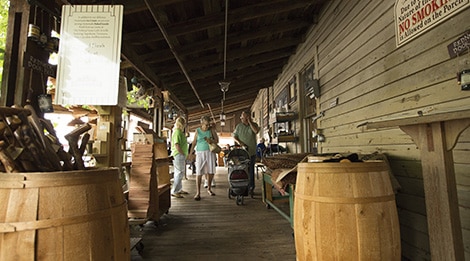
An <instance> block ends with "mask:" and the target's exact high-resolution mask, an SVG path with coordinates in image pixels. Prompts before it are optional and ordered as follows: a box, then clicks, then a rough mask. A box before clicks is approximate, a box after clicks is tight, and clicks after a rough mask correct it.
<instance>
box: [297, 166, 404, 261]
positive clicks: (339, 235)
mask: <svg viewBox="0 0 470 261" xmlns="http://www.w3.org/2000/svg"><path fill="white" fill-rule="evenodd" d="M388 171H389V168H388V165H387V164H386V163H385V162H348V163H337V162H335V163H299V164H298V169H297V181H296V185H295V200H294V214H293V215H294V235H295V249H296V254H297V260H308V261H311V260H348V261H350V260H361V261H364V260H400V259H401V246H400V228H399V222H398V214H397V208H396V204H395V195H394V193H393V190H392V186H391V182H390V178H389V174H388Z"/></svg>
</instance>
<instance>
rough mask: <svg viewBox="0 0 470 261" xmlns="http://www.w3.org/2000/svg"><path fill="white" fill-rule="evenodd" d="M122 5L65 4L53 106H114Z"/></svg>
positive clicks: (117, 91) (117, 95) (117, 79)
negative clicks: (55, 104)
mask: <svg viewBox="0 0 470 261" xmlns="http://www.w3.org/2000/svg"><path fill="white" fill-rule="evenodd" d="M122 17H123V6H122V5H64V6H63V7H62V23H61V31H60V35H61V36H60V46H59V64H58V69H57V71H58V72H57V86H56V88H57V89H56V96H55V103H57V104H62V105H67V104H71V105H83V104H86V105H117V104H118V102H119V100H120V99H119V96H120V95H125V92H124V94H122V90H121V92H120V91H119V68H120V67H119V66H120V57H121V37H122Z"/></svg>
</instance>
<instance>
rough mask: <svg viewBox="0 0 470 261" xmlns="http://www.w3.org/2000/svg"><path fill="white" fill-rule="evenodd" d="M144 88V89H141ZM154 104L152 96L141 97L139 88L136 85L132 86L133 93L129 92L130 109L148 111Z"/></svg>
mask: <svg viewBox="0 0 470 261" xmlns="http://www.w3.org/2000/svg"><path fill="white" fill-rule="evenodd" d="M141 88H143V87H141ZM151 103H152V101H151V98H150V96H148V95H146V94H145V95H143V96H142V95H140V94H139V88H137V87H136V86H135V85H132V91H130V92H127V106H128V107H139V108H145V109H146V110H148V109H149V108H150V104H151Z"/></svg>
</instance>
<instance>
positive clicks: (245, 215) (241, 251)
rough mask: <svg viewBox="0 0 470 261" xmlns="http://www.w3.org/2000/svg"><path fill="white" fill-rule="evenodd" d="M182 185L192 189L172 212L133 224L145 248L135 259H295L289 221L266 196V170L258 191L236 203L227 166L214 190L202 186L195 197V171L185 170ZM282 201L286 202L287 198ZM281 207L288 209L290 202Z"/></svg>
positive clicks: (175, 201)
mask: <svg viewBox="0 0 470 261" xmlns="http://www.w3.org/2000/svg"><path fill="white" fill-rule="evenodd" d="M187 173H188V174H187V178H188V179H187V180H183V189H184V190H186V191H188V192H189V193H190V194H189V195H185V198H172V199H171V207H170V210H169V213H168V214H165V215H163V216H162V217H161V218H160V220H159V221H158V222H157V223H153V222H147V224H145V225H144V226H142V227H139V226H133V227H131V236H136V235H140V236H142V241H141V242H142V243H143V246H144V248H143V251H142V252H141V253H140V254H139V253H138V251H137V250H136V249H133V250H132V252H131V260H132V261H138V260H161V261H166V260H177V261H184V260H191V261H194V260H204V261H208V260H224V261H231V260H250V261H251V260H282V261H293V260H295V245H294V238H293V230H292V228H291V226H290V224H289V222H288V221H287V220H286V219H285V218H283V217H282V216H281V215H280V214H279V213H277V212H276V211H275V210H274V209H267V208H266V205H265V204H264V203H263V202H262V197H261V185H262V176H261V174H260V177H259V179H257V180H256V188H255V196H254V198H253V199H252V198H251V197H245V199H244V205H242V206H238V205H236V203H235V200H234V199H233V198H232V199H229V198H228V187H229V184H228V180H227V169H226V168H224V167H217V173H216V175H215V179H216V187H215V188H213V192H214V193H215V194H216V196H210V195H209V194H208V193H207V192H206V189H204V188H201V189H202V191H203V193H201V197H202V199H201V201H195V200H194V199H193V196H194V194H195V191H196V185H195V184H196V180H195V175H192V174H191V170H188V171H187ZM283 204H284V203H283ZM281 207H282V208H284V209H286V210H288V205H287V203H285V206H281Z"/></svg>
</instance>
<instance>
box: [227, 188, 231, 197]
mask: <svg viewBox="0 0 470 261" xmlns="http://www.w3.org/2000/svg"><path fill="white" fill-rule="evenodd" d="M227 191H228V198H229V199H232V190H231V189H228V190H227Z"/></svg>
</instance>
